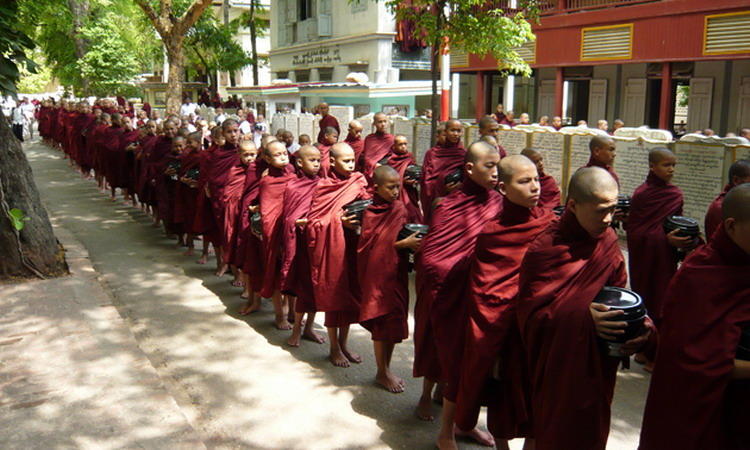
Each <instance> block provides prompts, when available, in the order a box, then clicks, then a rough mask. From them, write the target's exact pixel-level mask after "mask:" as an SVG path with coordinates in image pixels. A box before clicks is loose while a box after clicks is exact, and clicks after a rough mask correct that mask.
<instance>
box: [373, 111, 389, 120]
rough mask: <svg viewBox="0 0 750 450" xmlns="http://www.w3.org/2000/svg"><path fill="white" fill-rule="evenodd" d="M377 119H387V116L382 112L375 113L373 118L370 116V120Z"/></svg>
mask: <svg viewBox="0 0 750 450" xmlns="http://www.w3.org/2000/svg"><path fill="white" fill-rule="evenodd" d="M378 119H388V116H386V115H385V113H384V112H377V113H375V115H374V116H372V120H378Z"/></svg>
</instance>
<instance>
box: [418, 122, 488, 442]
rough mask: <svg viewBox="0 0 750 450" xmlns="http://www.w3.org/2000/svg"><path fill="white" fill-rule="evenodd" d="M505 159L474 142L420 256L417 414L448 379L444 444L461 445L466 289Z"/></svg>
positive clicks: (423, 413)
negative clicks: (457, 419)
mask: <svg viewBox="0 0 750 450" xmlns="http://www.w3.org/2000/svg"><path fill="white" fill-rule="evenodd" d="M450 127H452V125H449V128H450ZM499 162H500V154H499V153H498V151H497V149H496V148H494V147H492V146H490V145H488V144H486V143H484V142H481V141H480V142H475V143H473V144H471V145H470V146H469V149H468V151H467V152H466V157H465V163H464V165H463V169H462V170H463V174H464V181H463V183H462V184H461V187H460V188H458V189H456V190H454V191H453V192H451V193H450V194H448V195H447V196H446V197H444V198H443V199H442V200H440V201H439V202H438V204H437V206H436V207H435V210H434V211H433V214H432V216H431V218H430V221H429V226H430V230H429V233H428V234H427V236H426V237H425V238H424V241H423V242H422V248H421V249H420V252H419V253H418V254H417V258H416V272H417V275H416V287H417V304H416V306H415V308H414V319H415V330H414V376H415V377H425V381H424V383H423V391H422V398H421V399H420V401H419V405H418V410H417V413H418V415H419V416H420V417H421V418H423V419H428V418H429V417H430V415H431V414H430V409H429V408H430V406H431V404H430V400H431V399H430V392H431V390H432V383H433V382H436V381H439V382H442V383H445V386H444V388H443V412H442V420H441V428H440V434H439V436H438V441H437V445H438V447H439V448H451V447H455V434H454V426H453V419H454V413H455V401H456V395H457V391H458V381H459V375H460V372H459V364H460V362H461V353H462V350H463V345H464V330H465V327H466V321H467V310H466V308H465V305H466V302H465V301H464V287H465V285H466V282H467V280H468V276H469V264H470V263H471V259H472V258H473V256H474V248H475V245H476V239H477V236H478V235H479V232H480V231H481V230H482V228H484V225H485V224H486V223H487V222H488V221H489V220H490V219H492V218H493V217H495V216H496V215H497V214H498V213H499V212H500V208H501V204H500V194H498V193H497V192H496V191H495V190H494V187H495V185H496V184H497V165H498V163H499ZM465 434H466V435H467V436H468V437H470V438H472V439H474V440H477V441H478V442H480V443H481V444H483V445H490V446H491V445H493V444H494V442H493V439H492V436H490V435H489V434H488V433H486V432H483V431H479V430H478V429H476V428H475V429H472V430H469V431H468V432H467V433H465Z"/></svg>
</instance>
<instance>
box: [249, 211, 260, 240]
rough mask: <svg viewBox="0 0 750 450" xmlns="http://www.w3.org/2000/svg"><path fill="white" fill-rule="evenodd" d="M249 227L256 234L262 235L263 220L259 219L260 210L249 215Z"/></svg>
mask: <svg viewBox="0 0 750 450" xmlns="http://www.w3.org/2000/svg"><path fill="white" fill-rule="evenodd" d="M250 229H251V230H252V231H253V233H255V234H256V235H257V236H263V221H262V220H261V217H260V212H256V213H254V214H253V215H252V216H250Z"/></svg>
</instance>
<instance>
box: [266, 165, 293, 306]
mask: <svg viewBox="0 0 750 450" xmlns="http://www.w3.org/2000/svg"><path fill="white" fill-rule="evenodd" d="M294 177H295V173H294V167H293V166H292V165H291V164H287V166H286V167H284V168H283V169H280V168H277V167H269V168H268V173H267V174H266V175H265V176H263V177H262V178H261V180H260V187H259V194H258V195H259V200H260V217H261V221H262V224H263V240H262V244H263V245H262V249H263V287H262V289H261V291H260V295H261V296H262V297H265V298H270V297H271V296H272V295H273V293H274V292H276V291H278V290H281V276H280V270H281V260H280V254H281V246H282V229H283V226H282V225H283V223H282V222H283V221H282V213H283V212H284V192H285V191H286V185H287V183H289V181H291V180H292V178H294Z"/></svg>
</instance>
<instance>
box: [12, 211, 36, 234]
mask: <svg viewBox="0 0 750 450" xmlns="http://www.w3.org/2000/svg"><path fill="white" fill-rule="evenodd" d="M8 218H9V219H10V223H11V224H12V225H13V228H15V229H16V231H21V230H23V227H24V226H25V225H26V223H25V222H28V221H29V220H31V218H30V217H26V213H24V212H23V211H21V210H20V209H18V208H13V209H11V210H10V211H8Z"/></svg>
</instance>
